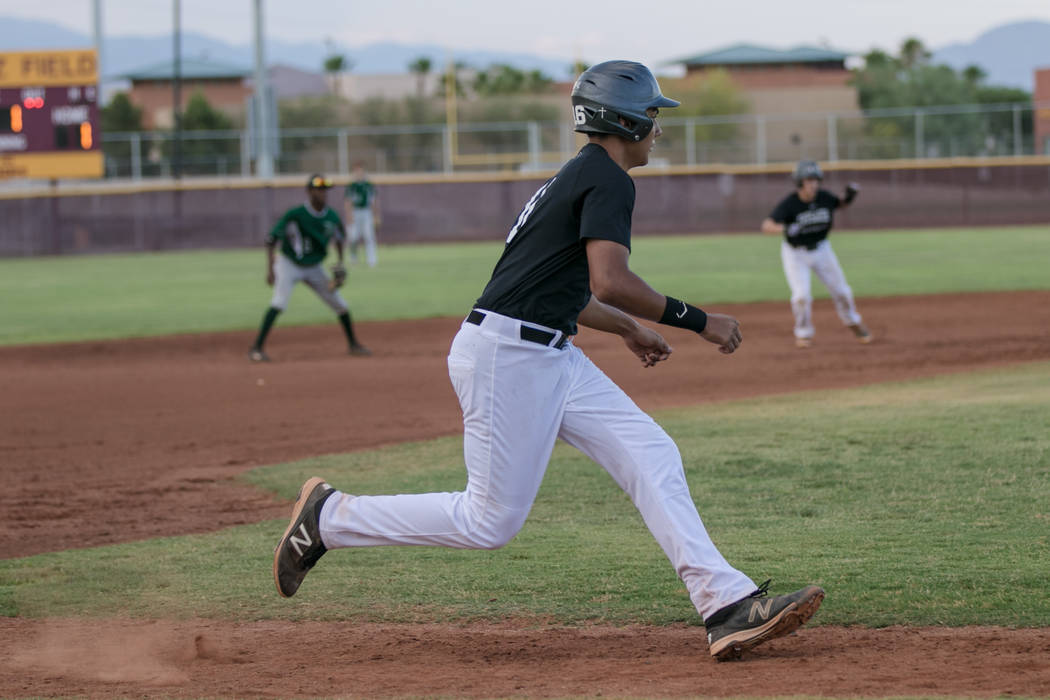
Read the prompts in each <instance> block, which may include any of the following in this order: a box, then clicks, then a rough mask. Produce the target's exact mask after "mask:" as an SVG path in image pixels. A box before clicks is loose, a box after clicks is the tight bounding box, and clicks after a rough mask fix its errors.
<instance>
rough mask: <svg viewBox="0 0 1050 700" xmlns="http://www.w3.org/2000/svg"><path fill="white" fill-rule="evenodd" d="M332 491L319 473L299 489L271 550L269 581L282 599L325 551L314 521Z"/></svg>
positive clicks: (333, 491)
mask: <svg viewBox="0 0 1050 700" xmlns="http://www.w3.org/2000/svg"><path fill="white" fill-rule="evenodd" d="M333 493H335V489H333V488H332V487H331V486H330V485H329V484H327V483H326V482H325V480H324V479H322V478H321V477H319V476H315V477H313V478H311V479H309V480H307V482H306V483H305V484H303V485H302V488H300V489H299V496H298V498H296V501H295V506H294V507H293V508H292V521H291V522H290V523H289V524H288V529H287V530H285V531H284V536H282V537H281V541H280V542H278V543H277V547H276V548H275V549H274V550H273V580H274V583H276V584H277V592H278V593H280V594H281V595H282V596H284V597H285V598H291V597H292V596H293V595H295V592H296V591H297V590H299V584H301V583H302V582H303V579H304V578H306V574H307V573H308V572H309V571H310V569H312V568H313V566H314V564H316V563H317V560H318V559H320V558H321V557H322V556H323V555H324V553H325V552H326V551H328V550H327V548H325V546H324V543H323V542H321V530H320V527H319V524H318V521H319V520H320V518H321V506H322V505H324V502H325V501H326V500H328V497H329V496H331V495H332V494H333Z"/></svg>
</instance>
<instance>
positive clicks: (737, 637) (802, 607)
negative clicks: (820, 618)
mask: <svg viewBox="0 0 1050 700" xmlns="http://www.w3.org/2000/svg"><path fill="white" fill-rule="evenodd" d="M768 587H769V581H766V582H765V583H763V584H762V585H761V586H759V588H758V590H757V591H755V592H754V593H752V594H751V595H750V596H748V597H747V598H744V599H743V600H741V601H738V602H736V603H733V604H732V605H727V606H726V607H724V608H722V609H721V610H719V611H718V612H716V613H715V614H714V615H711V617H709V618H707V620H705V621H704V626H705V627H706V628H707V644H708V646H709V647H710V649H711V656H713V657H715V659H717V660H718V661H728V660H730V659H738V658H740V656H741V654H743V653H744V652H745V651H747V650H748V649H752V648H754V647H756V646H758V645H759V644H762V643H764V642H768V641H769V640H771V639H776V638H777V637H783V636H785V635H788V634H791V633H792V632H794V631H795V630H797V629H798V628H799V627H801V626H802V625H804V624H805V623H806V621H808V620H809V618H811V617H813V613H815V612H816V611H817V608H819V607H820V603H821V601H823V600H824V589H823V588H821V587H819V586H806V587H805V588H803V589H802V590H800V591H795V592H794V593H788V594H787V595H778V596H773V597H772V598H767V597H766V589H767V588H768Z"/></svg>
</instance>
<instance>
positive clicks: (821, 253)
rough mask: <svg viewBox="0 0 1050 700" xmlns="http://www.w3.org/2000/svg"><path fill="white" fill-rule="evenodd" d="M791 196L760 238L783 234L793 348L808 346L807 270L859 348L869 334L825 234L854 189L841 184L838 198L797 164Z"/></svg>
mask: <svg viewBox="0 0 1050 700" xmlns="http://www.w3.org/2000/svg"><path fill="white" fill-rule="evenodd" d="M794 178H795V186H796V188H797V189H796V191H795V192H792V193H791V194H789V195H788V196H787V197H785V198H784V199H783V200H781V202H780V203H779V204H777V206H776V208H774V209H773V211H772V213H771V214H770V215H769V216H768V217H767V218H766V219H765V220H764V221H762V233H769V234H783V236H784V240H783V242H782V243H781V244H780V260H781V262H782V263H783V265H784V276H785V277H787V283H788V286H789V287H790V288H791V309H792V311H793V312H794V314H795V346H796V347H799V348H808V347H810V346H811V345H812V344H813V334H814V332H815V329H814V328H813V293H812V291H811V289H810V276H809V273H810V270H812V271H813V272H815V273H816V275H817V277H819V278H820V281H821V282H823V283H824V286H826V287H827V288H828V292H830V293H831V298H832V300H833V301H834V302H835V310H836V311H837V312H838V314H839V318H840V319H842V322H843V323H844V324H845V325H846V327H847V328H849V329H850V330H851V331H853V334H854V335H855V336H856V337H857V340H859V341H860V342H862V343H870V342H871V340H872V336H871V333H870V332H869V331H868V329H867V327H866V326H865V325H864V323H863V322H861V318H860V314H859V313H857V307H856V306H855V305H854V304H853V290H851V289H850V287H849V284H848V283H847V282H846V275H845V274H843V272H842V267H841V266H840V265H839V260H838V258H837V257H835V251H833V250H832V249H831V241H829V240H828V233H830V232H831V223H832V217H833V214H834V211H835V210H836V209H839V208H841V207H845V206H849V204H850V202H852V201H853V200H854V198H856V196H857V191H858V190H859V188H858V187H857V185H855V184H854V183H852V182H851V183H850V184H848V185H846V192H845V194H844V195H843V197H842V198H841V199H840V198H838V197H836V196H835V195H833V194H832V193H831V192H828V191H827V190H824V189H821V188H820V182H821V180H823V179H824V173H823V172H822V171H821V170H820V166H819V165H818V164H817V163H816V162H815V161H812V160H803V161H799V163H798V165H797V166H795V173H794Z"/></svg>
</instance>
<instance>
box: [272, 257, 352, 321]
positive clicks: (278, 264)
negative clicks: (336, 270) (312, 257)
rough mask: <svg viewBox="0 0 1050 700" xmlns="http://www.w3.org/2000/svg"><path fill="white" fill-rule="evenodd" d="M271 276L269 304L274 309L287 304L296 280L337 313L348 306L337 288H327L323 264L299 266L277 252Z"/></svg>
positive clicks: (282, 308)
mask: <svg viewBox="0 0 1050 700" xmlns="http://www.w3.org/2000/svg"><path fill="white" fill-rule="evenodd" d="M273 276H274V280H273V297H272V298H271V299H270V306H272V307H273V308H275V309H280V310H281V311H284V309H285V308H286V307H287V306H288V299H289V298H291V296H292V288H293V287H295V283H296V282H303V283H305V284H306V285H307V286H308V287H310V289H312V290H314V291H315V292H317V296H319V297H321V300H322V301H323V302H324V303H326V304H328V306H330V307H331V309H332V311H335V312H336V313H337V314H341V313H343V312H344V311H346V310H347V309H349V308H350V307H349V306H347V304H346V300H345V299H343V296H342V295H341V294H340V293H339V290H338V289H329V288H328V275H326V274H325V271H324V266H323V265H320V264H318V265H311V266H310V267H300V266H299V265H296V264H295V263H294V262H292V261H291V260H289V259H288V258H286V257H285V256H284V255H280V254H278V255H277V256H276V259H275V260H274V263H273Z"/></svg>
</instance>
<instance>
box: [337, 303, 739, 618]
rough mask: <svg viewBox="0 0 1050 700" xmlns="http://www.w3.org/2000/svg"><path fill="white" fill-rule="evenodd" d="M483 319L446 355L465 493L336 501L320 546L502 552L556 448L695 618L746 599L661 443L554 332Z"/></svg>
mask: <svg viewBox="0 0 1050 700" xmlns="http://www.w3.org/2000/svg"><path fill="white" fill-rule="evenodd" d="M484 313H485V314H486V315H485V319H484V320H483V321H482V323H481V325H480V326H476V325H473V324H471V323H468V322H464V323H463V326H462V327H461V329H460V331H459V333H458V334H457V335H456V337H455V339H454V340H453V342H452V348H451V351H450V353H449V356H448V367H449V376H450V377H451V379H452V385H453V387H454V388H455V390H456V394H457V395H458V396H459V401H460V405H461V406H462V408H463V425H464V437H463V456H464V461H465V462H466V467H467V486H466V489H465V490H464V491H460V492H456V493H428V494H415V495H400V496H352V495H350V494H345V493H342V492H337V493H335V494H334V495H333V496H332V497H331V498H329V499H328V500H327V501H326V502H325V505H324V507H323V509H322V512H321V518H320V532H321V539H322V540H323V542H324V544H325V546H326V547H328V548H330V549H334V548H339V547H368V546H376V545H437V546H444V547H456V548H462V549H496V548H498V547H502V546H503V545H505V544H507V543H508V542H509V541H510V540H511V539H512V538H513V537H514V535H516V534H517V533H518V531H519V530H520V529H521V527H522V526H523V525H524V523H525V519H526V517H527V516H528V514H529V510H530V508H531V507H532V503H533V500H534V499H535V497H536V493H537V491H538V490H539V487H540V482H541V481H542V480H543V474H544V471H545V470H546V468H547V463H548V461H549V460H550V456H551V451H552V450H553V448H554V442H555V440H556V439H557V438H559V437H560V438H561V439H563V440H564V441H565V442H567V443H569V444H570V445H572V446H574V447H576V448H577V449H579V450H580V451H581V452H583V453H584V454H586V455H587V456H588V457H590V458H591V459H593V460H594V461H595V462H597V463H598V464H600V465H601V466H602V467H604V468H605V470H606V471H607V472H609V474H610V475H611V476H612V478H613V479H614V480H615V481H616V483H617V484H618V485H619V486H620V488H622V489H623V490H624V491H626V492H627V494H628V495H629V496H630V497H631V500H632V501H633V502H634V504H635V506H636V507H637V508H638V510H639V512H640V513H641V515H642V518H643V520H644V521H645V524H646V526H648V528H649V531H650V532H651V533H652V534H653V536H654V537H655V538H656V541H657V542H658V543H659V544H660V547H661V548H663V551H664V553H665V554H666V555H667V557H668V559H670V560H671V563H672V565H673V566H674V568H675V571H677V572H678V575H679V577H680V578H681V579H682V581H683V582H684V583H685V586H686V588H687V589H688V591H689V595H690V598H691V599H692V601H693V604H694V605H695V606H696V609H697V611H698V612H699V613H700V614H701V615H702V616H707V615H710V614H711V613H713V612H715V611H716V610H718V609H719V608H722V607H724V606H726V605H728V604H730V603H732V602H735V601H737V600H740V599H741V598H743V597H745V596H747V595H750V594H751V593H753V592H754V591H755V588H756V587H755V584H754V582H753V581H752V580H751V579H750V578H748V577H747V576H745V575H744V574H742V573H741V572H739V571H737V570H736V569H734V568H733V567H732V566H730V565H729V563H728V562H727V561H726V560H725V558H724V557H723V556H722V555H721V553H720V552H719V551H718V549H717V548H716V547H715V545H714V543H713V542H712V541H711V539H710V537H709V536H708V534H707V530H706V529H705V528H704V524H703V523H702V522H701V520H700V516H699V514H698V513H697V511H696V506H695V504H694V503H693V500H692V498H691V497H690V495H689V487H688V484H687V483H686V480H685V474H684V472H683V470H682V459H681V456H680V455H679V453H678V448H677V446H676V445H675V443H674V442H673V441H672V440H671V438H670V437H669V436H668V435H667V433H665V432H664V431H663V429H662V428H660V426H658V425H657V424H656V422H655V421H653V419H652V418H650V417H649V416H648V415H646V414H645V413H643V412H642V411H641V410H640V409H639V408H638V407H637V406H636V405H635V404H634V402H633V401H631V399H630V398H628V396H627V395H626V394H625V393H624V392H623V391H622V390H621V389H620V388H619V387H618V386H616V385H615V384H614V383H613V382H612V380H610V379H609V378H608V377H607V376H606V375H605V374H604V373H603V372H602V371H601V370H599V369H598V368H597V367H596V366H595V365H594V364H593V363H592V362H591V361H590V360H589V359H587V357H586V356H585V355H584V354H583V352H582V351H580V350H579V349H578V348H577V347H575V346H574V345H572V344H571V343H568V344H566V345H565V346H564V347H563V348H561V349H560V350H559V349H556V348H555V347H553V345H554V344H556V343H557V339H558V338H560V337H561V334H560V333H559V332H557V331H553V330H551V329H542V327H538V326H534V325H533V324H523V323H522V322H521V321H518V320H516V319H512V318H508V317H506V316H501V315H499V314H494V313H491V312H488V311H486V312H484ZM522 325H527V326H531V327H533V328H541V329H542V330H546V331H548V332H549V333H551V334H552V335H553V336H554V340H553V341H552V344H551V346H544V345H541V344H537V343H535V342H531V341H527V340H522V338H521V336H520V333H521V331H520V328H521V326H522Z"/></svg>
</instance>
